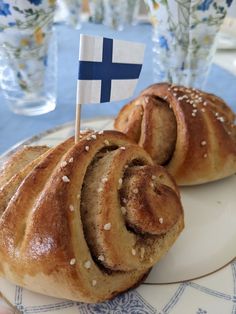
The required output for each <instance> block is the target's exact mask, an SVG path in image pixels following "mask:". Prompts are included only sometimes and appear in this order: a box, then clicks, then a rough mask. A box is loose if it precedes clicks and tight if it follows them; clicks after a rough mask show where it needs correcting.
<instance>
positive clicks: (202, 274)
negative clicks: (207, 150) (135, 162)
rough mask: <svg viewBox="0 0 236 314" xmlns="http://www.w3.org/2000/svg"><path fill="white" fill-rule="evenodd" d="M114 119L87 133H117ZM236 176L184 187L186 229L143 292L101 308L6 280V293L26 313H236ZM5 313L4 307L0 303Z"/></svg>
mask: <svg viewBox="0 0 236 314" xmlns="http://www.w3.org/2000/svg"><path fill="white" fill-rule="evenodd" d="M112 125H113V120H112V118H104V119H100V120H98V119H96V120H87V121H83V123H82V128H93V129H97V130H100V129H111V128H112ZM72 134H73V124H72V123H69V124H66V125H63V126H60V127H58V128H55V129H53V130H49V131H47V132H45V133H43V134H40V135H38V136H36V137H33V138H31V139H29V140H27V141H24V142H23V143H20V144H19V145H17V146H15V147H13V148H12V149H11V150H10V151H8V152H6V153H5V154H4V155H3V156H2V157H1V160H0V162H2V161H4V159H5V158H7V156H8V155H9V154H11V153H12V152H14V151H15V150H16V149H18V148H19V146H21V145H41V144H43V145H50V146H53V145H55V144H57V143H59V142H61V141H63V140H64V139H66V138H67V137H68V136H70V135H72ZM235 187H236V176H235V175H234V176H232V177H230V178H227V179H224V180H220V181H218V182H215V183H210V184H204V185H201V186H196V187H185V188H181V197H182V202H183V206H184V210H185V225H186V226H185V229H184V231H183V232H182V234H181V236H180V237H179V239H178V240H177V241H176V243H175V245H174V246H173V247H172V248H171V250H170V251H169V252H168V254H167V255H166V256H165V257H164V258H163V259H162V260H161V261H160V262H159V263H158V264H157V266H155V267H154V268H153V270H152V271H151V273H150V275H149V276H148V278H147V279H146V281H145V283H144V284H142V285H141V286H140V287H139V288H138V289H136V290H133V291H130V292H127V293H125V294H123V295H121V296H119V297H117V298H116V299H114V300H112V301H109V302H105V303H102V304H100V305H87V304H82V303H76V302H71V301H63V300H58V299H54V298H51V297H46V296H42V295H39V294H35V293H32V292H29V291H27V290H25V289H22V288H19V287H16V286H14V285H12V284H10V283H9V282H7V281H6V280H4V279H0V292H1V293H2V294H3V296H4V297H5V299H6V300H8V301H9V302H10V303H11V304H12V305H14V306H15V307H16V308H17V309H18V310H20V311H22V312H23V313H41V312H43V313H49V312H51V311H53V312H55V311H56V312H58V313H63V314H64V313H66V314H70V313H83V314H85V313H86V314H87V313H107V314H108V313H117V314H118V313H127V314H128V313H159V314H161V313H162V314H164V313H165V314H167V313H176V314H177V313H178V314H185V313H187V314H190V313H194V314H195V313H196V314H208V313H214V314H218V313H219V314H228V313H233V314H235V313H236V262H235V261H234V259H235V256H236V193H235ZM0 313H1V303H0Z"/></svg>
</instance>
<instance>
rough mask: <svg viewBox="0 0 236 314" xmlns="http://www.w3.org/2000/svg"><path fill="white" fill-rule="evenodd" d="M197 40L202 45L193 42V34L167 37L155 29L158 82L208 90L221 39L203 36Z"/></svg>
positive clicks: (155, 77)
mask: <svg viewBox="0 0 236 314" xmlns="http://www.w3.org/2000/svg"><path fill="white" fill-rule="evenodd" d="M197 38H198V41H195V40H192V41H191V42H189V33H184V34H183V33H182V34H176V33H174V32H173V33H167V32H165V31H162V30H161V29H160V28H159V27H154V28H153V35H152V41H153V75H154V81H155V82H170V83H173V84H179V85H184V86H191V87H195V88H200V89H201V88H204V85H205V83H206V79H207V76H208V73H209V70H210V66H211V64H212V60H213V57H214V54H215V51H216V43H217V36H216V34H215V33H213V34H211V33H208V34H205V33H200V34H198V35H197ZM190 40H191V39H190ZM184 47H187V48H186V49H185V48H184Z"/></svg>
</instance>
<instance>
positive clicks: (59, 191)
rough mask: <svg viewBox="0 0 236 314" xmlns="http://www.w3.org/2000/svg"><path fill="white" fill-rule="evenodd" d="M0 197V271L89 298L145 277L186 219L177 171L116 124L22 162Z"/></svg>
mask: <svg viewBox="0 0 236 314" xmlns="http://www.w3.org/2000/svg"><path fill="white" fill-rule="evenodd" d="M23 159H24V158H23ZM29 161H30V160H29ZM6 187H7V188H6ZM0 200H2V201H1V202H0V208H1V212H0V275H1V276H5V277H6V278H8V279H9V280H11V281H12V282H14V283H16V284H18V285H20V286H23V287H26V288H28V289H30V290H33V291H36V292H40V293H43V294H47V295H51V296H55V297H60V298H67V299H71V300H76V301H83V302H90V303H94V302H101V301H104V300H107V299H110V298H112V297H114V296H115V295H117V294H118V293H120V292H123V291H126V290H127V289H129V288H131V287H133V286H135V285H137V284H138V283H140V282H141V281H142V279H143V278H144V277H145V275H146V274H147V273H148V271H149V270H150V268H151V267H152V266H153V265H154V264H155V263H156V262H157V261H158V260H159V259H160V258H161V257H162V256H163V255H164V254H165V253H166V252H167V250H168V249H169V248H170V246H171V245H172V244H173V243H174V241H175V240H176V238H177V237H178V235H179V233H180V232H181V230H182V229H183V226H184V221H183V210H182V206H181V202H180V198H179V191H178V188H177V187H176V185H175V183H174V181H173V179H172V178H171V177H170V176H169V175H168V174H167V173H166V171H165V170H164V169H163V168H162V167H160V166H154V165H153V161H152V159H151V158H150V156H149V155H148V154H147V153H146V152H145V151H144V150H143V149H142V148H140V147H139V146H137V145H134V144H133V143H132V141H130V140H128V139H127V137H126V136H125V135H124V134H122V133H120V132H117V131H104V133H100V134H99V133H87V134H84V135H83V136H82V138H81V140H80V142H79V143H77V144H74V139H73V138H70V139H68V140H67V141H65V142H64V143H62V144H60V145H58V146H56V147H55V148H52V149H50V150H48V151H47V152H46V153H45V154H44V155H41V156H39V157H38V158H37V159H35V160H34V161H31V162H29V163H28V164H24V167H19V170H18V172H17V173H16V174H13V173H12V177H11V178H10V179H9V181H8V182H7V183H5V184H4V185H3V186H2V188H1V190H0ZM134 206H135V208H134Z"/></svg>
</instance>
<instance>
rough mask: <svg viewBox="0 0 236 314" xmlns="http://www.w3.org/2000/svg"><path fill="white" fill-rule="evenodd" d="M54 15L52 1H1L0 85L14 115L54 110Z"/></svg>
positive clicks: (55, 57)
mask: <svg viewBox="0 0 236 314" xmlns="http://www.w3.org/2000/svg"><path fill="white" fill-rule="evenodd" d="M36 4H37V5H36ZM54 11H55V1H53V0H48V1H43V0H41V1H40V0H37V1H36V0H35V1H33V0H32V1H31V2H29V1H24V0H18V1H17V0H16V1H14V2H13V1H6V0H4V3H3V5H2V10H1V11H0V30H1V32H0V84H1V90H2V93H3V95H4V96H5V98H6V101H7V103H8V104H9V107H10V109H11V110H12V111H13V112H15V113H18V114H23V115H38V114H43V113H46V112H49V111H51V110H53V109H54V108H55V106H56V77H57V73H56V68H57V66H56V65H57V64H56V63H57V62H56V61H57V51H56V50H57V49H56V47H57V45H56V35H55V32H54V30H53V17H54Z"/></svg>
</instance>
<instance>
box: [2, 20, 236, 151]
mask: <svg viewBox="0 0 236 314" xmlns="http://www.w3.org/2000/svg"><path fill="white" fill-rule="evenodd" d="M55 30H56V32H57V38H58V92H57V106H56V109H55V110H54V111H53V112H50V113H47V114H44V115H41V116H34V117H27V116H20V115H16V114H14V113H12V112H11V111H10V110H9V108H8V106H7V104H6V102H5V100H4V97H3V96H2V94H1V93H0V135H1V136H0V154H1V153H3V152H4V151H6V150H8V149H9V148H10V147H11V146H12V145H14V144H16V143H17V142H19V141H22V140H24V139H26V138H29V137H31V136H33V135H36V134H38V133H40V132H42V131H45V130H47V129H49V128H53V127H54V126H56V125H60V124H63V123H66V122H68V121H72V120H74V117H75V96H76V82H77V71H78V51H79V34H80V32H82V33H85V34H93V35H100V36H107V37H113V38H119V39H125V40H134V41H140V42H144V43H146V45H147V48H146V53H145V61H144V65H143V69H142V73H141V77H140V80H139V83H138V85H137V88H136V92H135V95H137V94H138V93H139V92H140V91H141V90H142V89H143V88H145V87H147V86H148V85H149V84H151V83H153V78H152V56H151V53H152V52H151V26H150V25H148V24H145V23H144V24H140V25H136V26H133V27H129V28H126V29H125V31H122V32H116V31H113V30H111V29H108V28H107V27H105V26H103V25H94V24H91V23H84V24H83V25H82V28H81V29H80V30H73V29H71V28H68V27H65V26H63V25H58V26H56V27H55ZM215 62H216V63H218V64H219V65H216V64H213V66H212V68H211V71H210V74H209V78H208V81H207V84H206V88H205V89H206V90H207V91H210V92H213V93H215V94H217V95H219V96H221V97H222V98H223V99H224V100H225V101H226V102H227V103H228V104H229V105H230V106H231V107H232V108H233V109H234V110H235V111H236V88H235V86H236V52H235V51H224V52H217V54H216V57H215ZM222 66H223V67H224V68H222ZM135 95H134V96H135ZM125 102H127V100H125V101H121V102H117V103H105V104H98V105H83V107H82V119H87V118H93V117H97V116H100V117H101V116H112V115H116V114H117V113H118V111H119V109H120V108H121V106H123V105H124V103H125Z"/></svg>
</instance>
